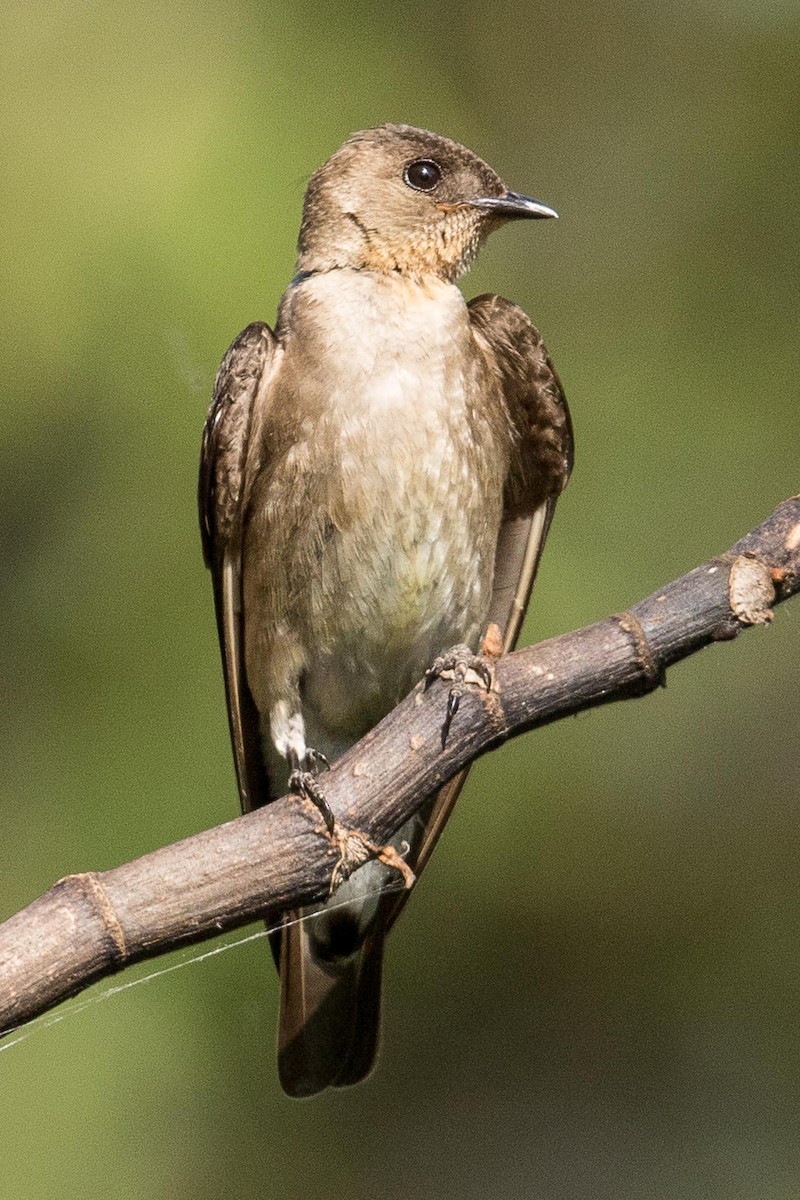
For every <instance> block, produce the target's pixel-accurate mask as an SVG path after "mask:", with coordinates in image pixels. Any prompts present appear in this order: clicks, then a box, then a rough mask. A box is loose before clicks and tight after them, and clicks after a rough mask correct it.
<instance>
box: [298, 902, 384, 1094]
mask: <svg viewBox="0 0 800 1200" xmlns="http://www.w3.org/2000/svg"><path fill="white" fill-rule="evenodd" d="M297 915H298V914H294V913H292V914H289V919H290V920H292V919H293V918H295V917H296V916H297ZM323 920H324V921H326V922H327V921H328V917H327V916H326V917H325V918H323ZM315 925H316V922H315V921H314V920H312V921H310V922H306V921H299V922H297V921H295V923H293V924H290V925H287V926H286V927H285V928H284V929H283V931H282V933H281V945H280V975H281V1006H280V1020H279V1025H278V1071H279V1074H280V1081H281V1086H282V1087H283V1089H284V1091H285V1092H287V1093H288V1094H289V1095H290V1096H313V1095H314V1094H315V1093H316V1092H320V1091H322V1090H323V1088H326V1087H345V1086H346V1085H348V1084H351V1083H358V1081H359V1080H360V1079H363V1078H364V1076H365V1075H367V1074H368V1073H369V1071H370V1070H371V1069H372V1066H373V1063H374V1062H375V1055H376V1053H377V1049H378V1032H379V1026H380V1006H381V970H382V965H383V940H384V939H383V928H382V926H381V924H380V923H379V922H374V923H373V924H372V927H371V929H370V931H369V932H368V933H367V935H366V937H364V938H363V940H359V942H358V943H357V944H356V945H354V946H352V948H351V947H347V946H346V945H345V946H342V945H341V944H340V945H339V946H338V947H336V946H334V945H333V944H332V943H331V942H330V941H329V940H328V938H327V937H320V936H319V934H318V931H317V930H316V929H315ZM343 929H344V925H343V924H342V923H341V922H339V923H338V929H337V933H338V934H339V935H341V933H342V931H343ZM345 936H346V934H345ZM342 949H344V950H345V951H349V952H346V953H342V952H341V951H342Z"/></svg>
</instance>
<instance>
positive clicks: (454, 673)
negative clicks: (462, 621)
mask: <svg viewBox="0 0 800 1200" xmlns="http://www.w3.org/2000/svg"><path fill="white" fill-rule="evenodd" d="M434 679H451V680H452V681H453V682H452V684H451V687H450V692H449V694H448V698H447V712H446V714H445V719H444V722H443V723H442V749H443V750H444V748H445V746H446V745H447V737H448V734H449V733H450V726H451V724H452V722H453V718H454V717H455V715H456V713H457V712H458V707H459V704H460V703H461V697H462V696H463V695H464V693H465V691H466V690H467V687H468V686H469V685H473V686H475V687H479V688H482V689H483V690H485V691H487V692H490V691H491V690H492V688H493V687H494V663H493V662H492V661H491V660H490V659H487V658H486V657H485V656H484V655H481V654H473V652H472V650H470V648H469V646H454V647H453V649H452V650H449V651H448V652H447V654H440V655H439V657H438V658H436V659H435V660H434V662H433V663H432V664H431V666H430V667H429V668H428V670H427V671H426V672H425V683H424V687H423V690H424V691H427V690H428V688H429V687H430V685H431V684H432V683H433V681H434Z"/></svg>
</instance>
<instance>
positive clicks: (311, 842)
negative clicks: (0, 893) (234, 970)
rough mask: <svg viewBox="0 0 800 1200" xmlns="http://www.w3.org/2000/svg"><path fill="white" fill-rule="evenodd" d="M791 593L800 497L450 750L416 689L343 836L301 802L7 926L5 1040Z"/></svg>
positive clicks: (333, 873)
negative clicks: (488, 757)
mask: <svg viewBox="0 0 800 1200" xmlns="http://www.w3.org/2000/svg"><path fill="white" fill-rule="evenodd" d="M797 591H800V497H794V498H793V499H791V500H786V501H785V502H784V503H783V504H781V505H780V506H779V507H778V508H777V509H776V510H775V512H774V513H773V514H772V516H771V517H770V518H769V519H768V520H767V521H765V522H764V523H763V524H762V525H760V526H758V528H756V529H754V530H753V531H752V532H751V533H749V534H748V535H747V536H746V537H745V538H743V539H742V540H741V541H740V542H738V543H737V544H736V545H735V546H734V547H733V548H732V549H731V550H730V551H729V552H728V553H727V554H723V555H721V556H719V557H718V558H714V559H712V560H710V561H709V562H707V563H704V564H703V565H702V566H700V567H697V568H696V569H695V570H694V571H691V572H690V573H689V574H688V575H684V576H683V577H682V578H680V579H678V580H676V581H675V582H674V583H670V584H669V585H668V586H667V587H665V588H662V589H661V590H660V591H659V592H656V593H654V594H653V595H652V596H649V597H648V598H647V599H646V600H643V601H642V602H641V603H639V604H636V605H635V606H634V607H633V608H631V609H630V610H628V611H627V612H625V613H621V614H618V615H616V616H613V617H608V618H606V619H605V620H603V621H598V622H597V623H596V624H594V625H590V626H588V627H587V628H585V629H580V630H577V631H576V632H574V633H568V634H564V635H562V636H561V637H557V638H552V639H551V640H549V641H546V642H541V643H539V644H538V645H536V646H531V647H528V648H526V649H524V650H519V651H517V653H515V654H511V655H508V656H507V657H506V658H504V659H502V660H501V661H500V662H499V663H498V667H497V675H496V690H494V691H492V692H491V693H488V694H487V693H485V692H482V691H479V690H478V689H476V690H475V691H474V692H473V693H470V694H469V695H467V696H466V697H465V698H464V700H463V701H462V704H461V708H460V710H459V714H458V718H457V720H456V721H455V722H454V724H453V728H452V731H451V734H450V737H449V740H448V743H447V747H446V749H445V750H444V751H442V750H441V742H440V737H439V733H440V727H441V722H442V717H443V711H444V690H445V687H446V685H444V684H441V683H437V684H434V686H433V687H431V689H430V690H429V691H428V692H427V693H425V694H423V693H422V691H421V689H420V688H416V689H415V690H414V691H413V692H412V693H411V695H410V696H408V697H407V698H406V699H405V700H404V701H403V702H402V704H400V705H398V707H397V708H396V709H395V710H394V712H392V713H390V714H389V716H388V717H386V719H385V720H384V721H382V722H381V724H380V725H378V726H377V727H376V728H375V729H374V730H372V732H370V733H369V734H367V736H366V737H365V738H363V740H362V741H361V742H359V744H358V745H357V746H355V747H354V748H353V749H352V750H351V751H349V752H348V753H347V754H346V755H345V756H344V757H343V758H341V759H340V760H339V761H338V762H337V763H336V764H335V766H334V767H333V769H332V770H331V771H330V774H328V775H326V777H325V795H326V797H327V799H328V802H329V804H330V807H331V809H332V811H333V813H334V815H335V817H336V820H337V824H338V827H339V830H340V837H339V838H338V839H332V838H331V837H330V836H329V835H328V833H327V831H326V829H325V826H324V823H323V822H322V820H321V818H320V816H319V814H318V812H317V811H316V809H314V808H313V806H311V805H310V804H309V803H307V802H305V801H299V800H297V799H294V798H287V797H284V798H283V799H281V800H276V801H275V802H274V803H273V804H270V805H269V806H268V807H266V808H262V809H260V810H258V811H256V812H253V813H249V814H248V815H247V816H244V817H239V818H237V819H236V820H234V821H229V822H228V823H227V824H225V825H220V826H217V827H216V828H214V829H210V830H208V831H207V832H205V833H199V834H196V835H195V836H193V837H190V838H187V839H186V840H185V841H182V842H177V843H176V844H175V845H172V846H167V847H165V848H164V849H162V850H156V851H154V852H153V853H152V854H147V855H145V856H144V857H143V858H139V859H136V860H134V861H133V862H130V863H126V864H125V865H124V866H121V867H117V868H115V869H114V870H111V871H105V872H102V873H93V874H85V875H72V876H69V877H68V878H66V879H62V880H60V881H59V882H58V883H56V884H55V885H54V886H53V887H52V888H51V889H50V890H49V891H48V892H46V893H45V894H44V895H43V896H41V897H40V898H39V899H38V900H35V901H34V902H33V903H32V904H30V905H29V906H28V907H27V908H25V909H23V910H22V911H21V912H19V913H17V915H16V916H14V917H11V919H10V920H8V921H6V922H5V924H3V925H2V926H0V1031H3V1032H8V1031H9V1030H10V1029H12V1028H15V1027H16V1026H18V1025H19V1024H21V1023H22V1022H24V1021H28V1020H30V1019H31V1018H32V1017H35V1016H37V1015H39V1014H40V1013H42V1012H45V1011H46V1010H47V1009H48V1008H51V1007H52V1006H53V1005H55V1004H58V1003H59V1002H60V1001H62V1000H65V999H66V998H67V997H68V996H72V995H75V993H76V992H79V991H81V990H82V989H83V988H85V987H87V986H88V985H89V984H91V983H94V982H95V981H96V980H98V979H101V978H102V977H103V976H106V975H110V974H113V973H114V972H116V971H119V970H120V969H121V968H122V967H124V966H126V965H127V964H128V963H133V962H136V961H138V960H140V959H144V958H151V957H153V956H155V955H157V954H161V953H163V952H165V951H167V950H171V949H174V948H175V947H177V946H181V945H186V944H188V943H191V942H197V941H201V940H203V939H204V938H209V937H213V936H214V935H215V934H217V933H219V932H220V931H222V930H225V929H232V928H234V927H236V926H239V925H243V924H245V923H246V922H248V921H252V920H253V919H254V918H256V917H265V918H266V919H267V920H274V919H275V918H276V917H277V916H278V914H279V913H281V912H282V911H284V910H286V909H289V908H297V907H298V906H300V905H302V904H309V903H314V902H315V901H319V900H322V899H324V898H325V897H326V896H327V895H328V894H329V892H330V887H331V880H332V879H334V878H336V879H338V878H340V877H344V876H346V875H347V874H348V873H349V872H350V871H352V870H354V869H355V867H356V866H358V865H359V863H360V862H361V861H363V860H364V857H365V856H367V855H368V854H369V853H374V852H375V851H376V848H377V847H381V846H382V845H383V844H384V843H385V842H386V841H387V840H388V838H389V837H390V836H391V834H392V833H393V831H394V830H396V829H397V828H398V827H399V826H400V825H402V824H403V822H404V821H406V820H407V819H408V817H410V816H411V814H412V813H413V812H414V810H415V809H416V808H417V807H418V806H419V804H420V801H421V799H422V798H423V797H424V796H427V795H430V794H431V793H432V792H434V791H435V790H436V789H437V788H438V787H440V786H441V784H443V783H444V782H445V781H446V780H447V779H449V778H450V777H451V776H452V775H454V774H456V772H457V771H459V770H460V769H461V768H462V767H463V766H465V765H466V764H467V763H468V762H469V761H470V760H472V759H474V758H477V757H478V756H479V755H481V754H484V753H485V752H486V751H487V750H490V749H492V747H494V746H496V745H498V744H499V743H500V742H502V741H504V740H505V739H506V738H509V737H514V736H516V735H517V734H519V733H523V732H525V731H526V730H529V729H533V728H535V727H536V726H537V725H543V724H545V723H547V722H550V721H555V720H558V719H560V718H561V717H564V716H567V715H568V714H571V713H575V712H578V711H580V710H582V709H586V708H591V707H593V706H595V705H598V704H605V703H608V702H609V701H611V700H621V699H625V698H628V697H633V696H641V695H644V694H645V693H646V692H649V691H652V690H653V689H654V688H655V687H657V686H658V685H659V684H660V683H661V682H662V681H663V677H664V673H665V671H666V669H667V668H668V667H669V666H671V665H672V663H674V662H677V661H678V660H679V659H682V658H686V657H687V656H688V655H690V654H693V653H695V652H696V651H697V650H699V649H701V648H702V647H703V646H706V645H708V644H709V643H710V642H713V641H720V640H727V639H731V638H734V637H736V635H737V634H738V633H739V632H740V631H741V630H742V629H743V628H745V627H747V626H749V625H754V624H763V623H766V622H767V621H769V620H770V619H771V617H772V613H771V611H770V606H771V605H772V604H775V603H778V602H780V601H782V600H786V599H788V598H789V596H792V595H794V594H795V593H796V592H797Z"/></svg>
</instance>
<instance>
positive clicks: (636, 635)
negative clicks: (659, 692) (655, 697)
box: [612, 609, 667, 692]
mask: <svg viewBox="0 0 800 1200" xmlns="http://www.w3.org/2000/svg"><path fill="white" fill-rule="evenodd" d="M612 620H614V621H617V622H618V624H619V627H620V629H621V630H622V632H623V633H628V634H630V636H631V638H632V639H633V650H634V654H633V661H634V662H635V664H636V665H637V666H638V667H640V668H641V671H642V679H641V687H642V689H643V691H646V692H652V691H654V690H655V689H656V688H657V687H666V686H667V680H666V667H665V666H664V664H663V662H660V661H659V659H658V657H657V655H655V654H654V653H653V651H652V649H651V647H650V643H649V641H648V640H647V634H646V633H645V631H644V627H643V625H642V623H641V621H640V620H639V618H638V617H637V616H636V615H635V614H634V613H632V612H631V611H630V610H629V609H627V610H626V611H625V612H621V613H615V615H614V616H613V617H612Z"/></svg>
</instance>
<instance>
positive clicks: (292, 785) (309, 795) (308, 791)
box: [289, 747, 336, 835]
mask: <svg viewBox="0 0 800 1200" xmlns="http://www.w3.org/2000/svg"><path fill="white" fill-rule="evenodd" d="M329 765H330V764H329V763H328V760H327V758H326V757H325V755H324V754H320V752H319V750H312V749H311V748H310V747H308V748H307V749H306V752H305V754H304V755H303V757H302V759H301V758H300V756H299V755H298V754H296V753H294V752H291V753H290V754H289V766H290V767H291V771H290V773H289V791H290V792H293V793H294V795H295V796H301V797H302V798H303V799H304V800H310V801H311V803H312V804H313V805H314V807H315V808H316V809H317V810H318V811H319V813H320V815H321V817H322V819H323V821H324V822H325V828H326V829H327V830H328V833H330V834H331V835H333V832H334V829H335V826H336V821H335V819H334V816H333V813H332V812H331V809H330V807H329V805H328V801H327V800H326V799H325V793H324V792H323V790H322V788H321V787H320V785H319V783H318V782H317V780H318V777H319V775H321V774H322V772H323V771H327V770H328V767H329Z"/></svg>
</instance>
